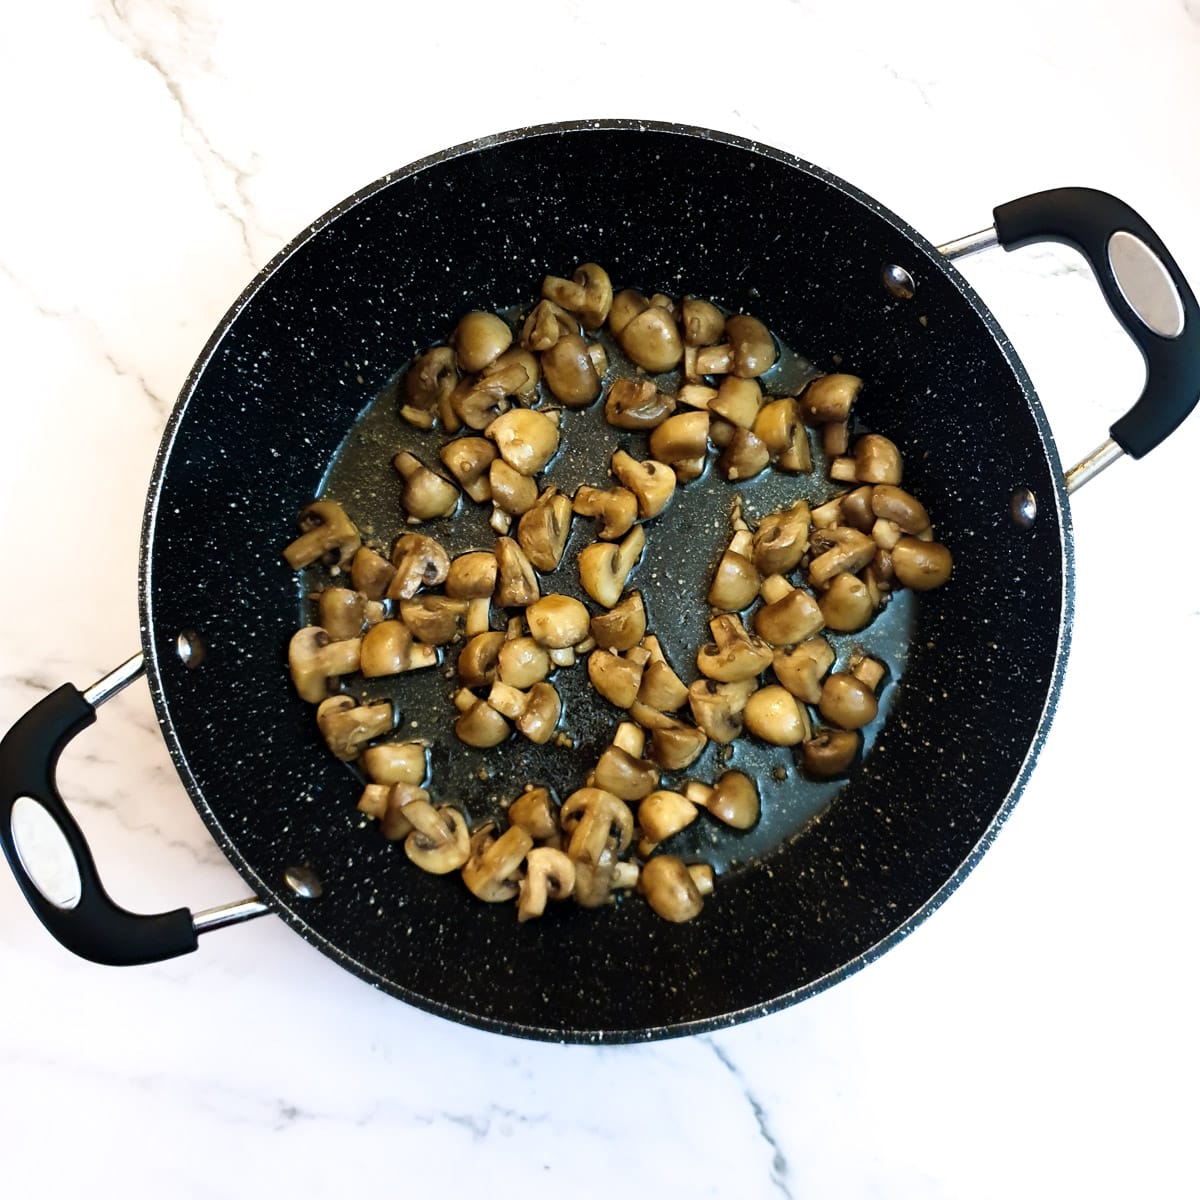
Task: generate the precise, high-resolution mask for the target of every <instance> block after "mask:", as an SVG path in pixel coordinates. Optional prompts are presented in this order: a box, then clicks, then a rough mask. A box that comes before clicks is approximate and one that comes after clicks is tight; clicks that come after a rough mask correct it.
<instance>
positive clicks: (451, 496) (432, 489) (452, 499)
mask: <svg viewBox="0 0 1200 1200" xmlns="http://www.w3.org/2000/svg"><path fill="white" fill-rule="evenodd" d="M392 465H393V466H394V467H395V468H396V470H397V471H399V472H400V474H401V476H402V477H403V479H404V491H403V493H402V494H401V497H400V503H401V504H402V505H403V506H404V511H405V512H406V513H408V522H409V524H410V525H414V524H417V523H419V522H421V521H431V520H433V519H434V518H435V517H447V516H449V515H450V514H451V513H452V512H453V511H454V510H455V508H457V507H458V488H456V487H455V486H454V484H452V483H451V482H450V481H449V480H448V479H443V478H442V477H441V476H440V475H439V474H438V473H437V472H436V471H431V470H430V469H429V468H428V467H427V466H425V464H424V463H423V462H421V460H420V459H419V458H417V456H416V455H415V454H410V453H409V452H408V451H407V450H403V451H401V452H400V453H399V454H397V455H396V457H395V458H394V459H393V460H392Z"/></svg>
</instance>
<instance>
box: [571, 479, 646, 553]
mask: <svg viewBox="0 0 1200 1200" xmlns="http://www.w3.org/2000/svg"><path fill="white" fill-rule="evenodd" d="M571 508H572V510H573V511H574V512H575V513H577V514H578V515H579V516H581V517H595V518H596V536H597V537H599V538H602V539H604V540H605V541H611V540H613V539H614V538H620V537H624V536H625V534H627V533H628V532H629V530H630V528H631V527H632V526H633V523H634V521H636V520H637V516H638V503H637V497H636V496H635V495H634V494H633V493H632V492H631V491H630V490H629V489H628V488H625V487H614V488H594V487H588V486H587V485H586V484H585V485H584V486H583V487H581V488H579V489H578V490H577V491H576V492H575V498H574V500H573V501H572V502H571Z"/></svg>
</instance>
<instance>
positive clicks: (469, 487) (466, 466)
mask: <svg viewBox="0 0 1200 1200" xmlns="http://www.w3.org/2000/svg"><path fill="white" fill-rule="evenodd" d="M438 457H439V458H440V459H441V460H442V462H443V463H444V464H445V467H446V470H447V471H449V472H450V474H451V475H453V476H454V478H455V479H456V480H458V485H459V487H461V488H462V490H463V491H464V492H466V493H467V495H468V496H470V497H471V499H472V500H474V501H475V502H476V503H478V504H483V503H485V502H486V501H488V500H490V499H491V498H492V486H491V483H490V481H489V479H488V468H489V467H490V466H491V465H492V459H494V458H495V457H496V447H495V446H493V445H492V443H491V442H489V441H488V440H487V438H481V437H460V438H455V439H454V441H452V442H447V443H446V444H445V445H444V446H443V447H442V448H441V450H439V451H438Z"/></svg>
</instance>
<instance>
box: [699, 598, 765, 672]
mask: <svg viewBox="0 0 1200 1200" xmlns="http://www.w3.org/2000/svg"><path fill="white" fill-rule="evenodd" d="M708 627H709V629H710V630H711V631H712V635H713V640H712V642H711V643H709V644H708V645H706V646H701V647H700V649H699V650H698V651H697V652H696V666H697V667H698V668H699V670H700V671H701V673H702V674H704V675H707V676H708V677H709V678H710V679H715V680H717V682H718V683H737V682H739V681H740V680H743V679H753V678H754V677H755V676H756V675H758V674H760V673H761V672H762V671H765V670H766V669H767V667H768V666H769V665H770V663H771V659H772V658H773V657H774V651H773V650H772V649H771V647H770V646H768V645H767V643H766V642H764V641H763V640H762V639H761V638H757V637H752V636H751V635H750V634H749V633H748V632H747V631H746V627H745V626H744V625H743V624H742V622H741V620H740V619H739V618H738V617H736V616H734V615H733V614H731V613H724V614H722V615H721V616H719V617H714V618H713V619H712V620H711V621H710V622H709V623H708Z"/></svg>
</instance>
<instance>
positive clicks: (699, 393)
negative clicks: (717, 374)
mask: <svg viewBox="0 0 1200 1200" xmlns="http://www.w3.org/2000/svg"><path fill="white" fill-rule="evenodd" d="M684 357H685V359H686V357H687V351H684ZM716 394H717V389H716V388H714V387H709V386H708V385H707V384H703V383H685V384H684V385H683V387H681V388H680V389H679V391H678V392H676V393H675V403H676V404H677V405H679V406H680V407H682V408H696V409H707V408H708V406H709V405H710V404H711V403H712V402H713V399H714V397H715V396H716Z"/></svg>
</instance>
